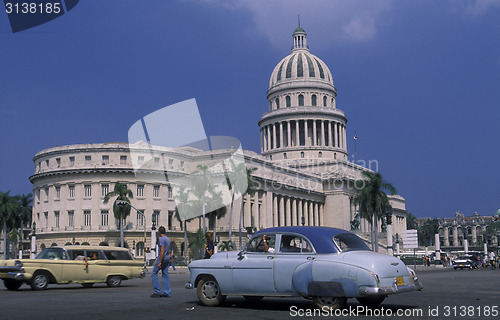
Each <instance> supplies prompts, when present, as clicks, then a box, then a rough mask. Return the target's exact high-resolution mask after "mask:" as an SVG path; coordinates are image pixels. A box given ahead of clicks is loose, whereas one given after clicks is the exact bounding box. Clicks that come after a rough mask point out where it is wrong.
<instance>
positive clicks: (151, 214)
mask: <svg viewBox="0 0 500 320" xmlns="http://www.w3.org/2000/svg"><path fill="white" fill-rule="evenodd" d="M292 38H293V47H292V50H291V52H290V54H289V55H287V56H286V57H284V58H283V59H282V60H281V61H279V62H278V64H277V65H276V67H275V68H274V70H273V71H272V73H271V77H270V79H269V89H268V91H267V100H268V106H267V108H266V106H265V105H263V106H262V111H263V114H262V116H261V118H260V120H259V121H258V125H259V127H260V132H255V138H256V139H257V138H259V137H260V141H261V149H260V153H256V152H253V151H248V150H244V151H243V155H244V159H245V163H246V166H247V167H248V168H256V170H254V171H253V173H252V176H253V178H254V180H255V181H257V182H258V188H256V189H255V190H252V191H250V192H249V193H246V194H245V195H244V197H242V198H240V199H237V200H236V201H234V207H233V214H232V216H231V219H232V221H231V223H230V221H229V219H230V215H229V214H226V215H225V216H224V217H222V218H221V219H219V220H217V221H216V224H215V227H216V231H217V239H215V240H220V241H222V240H227V238H228V234H229V226H231V228H232V233H233V242H235V240H236V237H235V235H237V234H238V226H239V221H240V212H241V213H242V217H241V219H242V227H243V233H244V237H246V236H247V235H248V234H249V233H252V232H255V231H256V230H260V229H262V228H268V227H274V226H296V225H306V226H330V227H338V228H343V229H347V230H352V231H353V232H356V233H358V234H359V235H360V236H362V237H363V238H364V239H367V240H368V239H369V237H370V236H369V232H370V228H371V227H370V224H369V223H368V221H366V220H364V219H360V218H359V214H358V208H357V207H355V206H354V204H353V202H354V198H355V197H356V195H357V189H356V188H355V186H354V183H355V181H357V180H359V179H361V178H362V172H363V171H365V170H369V169H367V168H365V167H363V166H360V165H358V164H355V163H353V162H350V161H349V159H348V151H347V137H346V126H347V120H348V118H347V116H346V114H345V113H344V111H342V110H341V109H340V108H338V104H337V90H336V88H335V85H334V83H333V76H332V73H331V71H330V69H329V67H328V66H327V64H326V63H325V62H324V61H323V60H321V59H320V58H318V57H316V56H315V55H313V54H312V53H311V52H310V51H309V47H308V44H307V35H306V32H305V31H304V29H302V28H301V27H300V26H299V27H298V28H297V29H295V31H294V33H293V37H292ZM142 150H145V149H141V148H136V147H135V146H134V145H131V144H129V143H125V142H123V143H120V142H116V143H96V144H79V145H66V146H58V147H53V148H49V149H45V150H42V151H40V152H38V153H37V154H36V155H35V156H34V158H33V161H34V165H35V170H34V174H33V175H32V176H31V177H30V181H31V182H32V183H33V194H34V201H33V222H34V223H35V226H36V227H35V234H36V247H37V251H38V252H39V250H40V249H42V248H44V247H48V246H51V245H65V244H72V243H75V242H79V243H80V244H90V245H99V244H103V245H118V244H119V240H120V233H119V227H118V225H119V224H118V223H117V221H116V219H115V218H114V215H113V210H112V205H113V201H110V202H109V203H104V202H103V199H104V197H105V195H106V194H107V193H109V192H110V191H112V190H113V187H114V185H115V183H117V182H121V183H123V184H126V185H127V188H128V189H130V190H132V192H133V195H134V196H133V198H132V199H131V203H132V204H133V206H134V207H135V208H137V209H138V210H139V211H141V212H143V213H144V215H143V214H141V213H139V212H137V211H136V210H132V211H131V214H130V216H128V218H127V220H126V222H125V224H124V229H125V231H124V234H125V235H124V237H125V242H126V245H127V246H128V247H129V248H130V249H131V250H132V251H133V253H134V254H135V256H136V257H143V256H144V255H145V254H146V253H147V252H149V249H150V246H151V243H150V236H149V234H150V232H151V228H152V227H153V226H156V227H158V226H160V225H163V226H165V227H166V229H167V235H168V236H169V237H170V239H171V240H172V250H173V251H174V253H175V254H176V255H179V256H181V255H183V254H184V252H183V247H184V246H183V242H184V230H183V228H184V224H183V223H181V222H180V221H178V220H177V219H176V218H175V208H176V203H175V197H176V193H175V189H176V185H175V182H169V181H168V180H165V179H164V178H162V177H164V170H165V167H166V168H167V169H168V171H169V173H172V174H175V175H176V176H180V177H182V176H183V175H185V174H187V172H188V171H189V169H190V168H188V167H187V166H197V165H204V164H207V162H209V161H213V159H218V158H220V159H223V158H226V157H227V156H228V155H229V154H230V153H231V150H230V149H217V150H211V151H209V153H210V157H208V156H207V151H203V150H199V149H196V148H193V147H186V148H177V149H175V150H170V149H168V148H165V147H159V146H158V147H154V146H153V147H151V148H149V149H148V150H149V154H148V155H141V152H142ZM151 154H152V156H151ZM147 159H149V160H148V161H146V160H147ZM134 163H140V164H141V169H140V170H141V171H142V174H140V175H138V174H137V172H136V170H134V165H133V164H134ZM389 199H390V202H391V205H392V208H393V212H392V233H393V234H394V235H395V234H396V233H399V234H401V233H402V231H403V230H405V229H406V209H405V200H404V198H403V197H401V196H399V195H394V196H389ZM229 206H230V205H229V204H228V205H227V207H228V212H229ZM242 206H243V208H242ZM199 227H200V222H199V219H193V220H191V221H190V222H188V223H187V231H188V233H192V232H196V231H197V230H198V229H199ZM208 227H209V228H210V229H212V228H213V227H214V226H213V224H212V223H209V225H208ZM144 230H147V232H148V234H147V240H146V242H145V241H144ZM381 231H382V230H381ZM380 238H381V242H380V245H381V251H382V252H383V251H385V249H386V247H384V243H385V242H384V237H382V236H381V237H380ZM245 239H246V238H245ZM187 254H188V256H192V254H193V253H192V252H190V251H189V249H188V253H187Z"/></svg>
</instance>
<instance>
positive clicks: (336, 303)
mask: <svg viewBox="0 0 500 320" xmlns="http://www.w3.org/2000/svg"><path fill="white" fill-rule="evenodd" d="M313 301H314V304H315V305H316V307H317V308H319V309H322V308H323V307H327V308H331V309H334V310H335V309H342V308H344V306H345V304H346V303H347V298H343V297H314V298H313Z"/></svg>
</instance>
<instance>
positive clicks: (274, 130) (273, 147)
mask: <svg viewBox="0 0 500 320" xmlns="http://www.w3.org/2000/svg"><path fill="white" fill-rule="evenodd" d="M272 126H273V144H272V149H276V124H274V123H273V124H272Z"/></svg>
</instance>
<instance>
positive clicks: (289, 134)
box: [286, 121, 292, 147]
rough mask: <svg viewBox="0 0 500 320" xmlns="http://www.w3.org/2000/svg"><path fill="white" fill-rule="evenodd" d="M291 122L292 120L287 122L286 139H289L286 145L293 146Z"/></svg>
mask: <svg viewBox="0 0 500 320" xmlns="http://www.w3.org/2000/svg"><path fill="white" fill-rule="evenodd" d="M290 122H291V121H287V122H286V139H287V144H286V146H287V147H291V146H292V128H291V125H290Z"/></svg>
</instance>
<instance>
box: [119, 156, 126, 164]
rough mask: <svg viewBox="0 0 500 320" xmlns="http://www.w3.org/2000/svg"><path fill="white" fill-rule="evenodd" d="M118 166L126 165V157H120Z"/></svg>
mask: <svg viewBox="0 0 500 320" xmlns="http://www.w3.org/2000/svg"><path fill="white" fill-rule="evenodd" d="M120 164H127V156H120Z"/></svg>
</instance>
